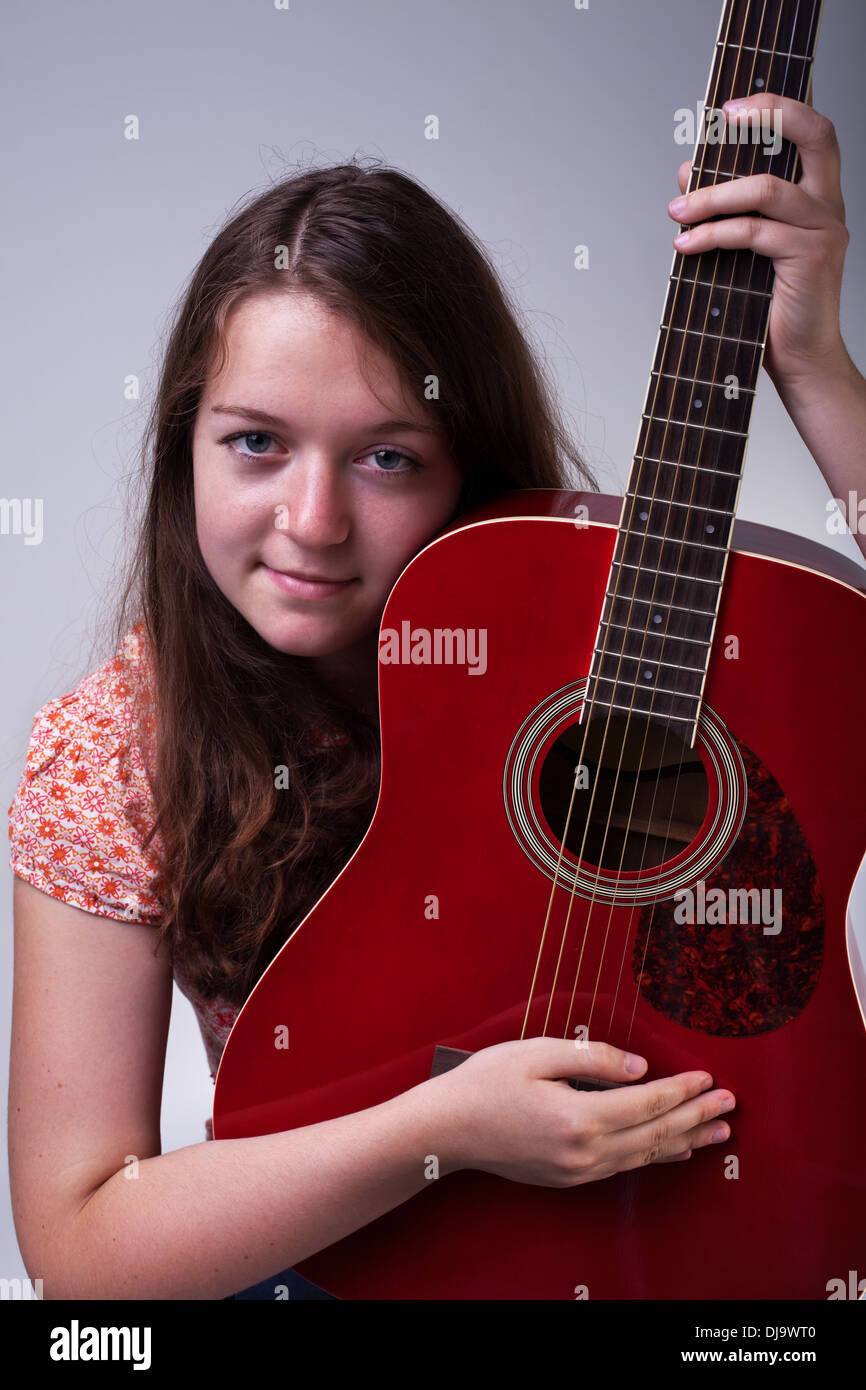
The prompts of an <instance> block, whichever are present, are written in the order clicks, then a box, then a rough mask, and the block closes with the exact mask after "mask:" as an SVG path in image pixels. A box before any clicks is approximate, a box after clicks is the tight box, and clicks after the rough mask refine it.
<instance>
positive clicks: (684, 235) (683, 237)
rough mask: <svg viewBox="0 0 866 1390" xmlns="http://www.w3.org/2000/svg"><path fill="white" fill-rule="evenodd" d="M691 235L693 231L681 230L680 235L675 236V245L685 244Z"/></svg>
mask: <svg viewBox="0 0 866 1390" xmlns="http://www.w3.org/2000/svg"><path fill="white" fill-rule="evenodd" d="M691 235H692V234H691V232H679V233H678V235H677V236H675V237H674V246H685V245H686V243H687V242H688V241H689V239H690V238H691Z"/></svg>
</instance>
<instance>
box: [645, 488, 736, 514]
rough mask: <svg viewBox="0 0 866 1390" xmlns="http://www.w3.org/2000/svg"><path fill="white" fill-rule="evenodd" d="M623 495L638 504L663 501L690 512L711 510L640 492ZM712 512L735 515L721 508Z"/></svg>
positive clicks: (667, 505) (667, 504) (668, 505)
mask: <svg viewBox="0 0 866 1390" xmlns="http://www.w3.org/2000/svg"><path fill="white" fill-rule="evenodd" d="M625 495H626V497H634V498H636V499H637V500H638V501H640V502H659V501H663V502H664V504H665V506H666V507H687V508H688V509H689V510H690V511H701V512H707V511H710V510H711V508H709V507H694V506H693V504H692V503H691V502H674V501H673V500H672V499H670V498H659V497H647V496H646V494H645V493H642V492H627V493H626V494H625ZM712 510H715V511H716V513H717V515H719V516H734V515H735V513H734V512H732V511H725V510H723V509H721V508H715V509H712Z"/></svg>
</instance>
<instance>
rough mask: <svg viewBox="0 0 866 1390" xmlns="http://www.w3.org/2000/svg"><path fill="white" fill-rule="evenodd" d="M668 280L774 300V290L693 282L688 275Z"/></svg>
mask: <svg viewBox="0 0 866 1390" xmlns="http://www.w3.org/2000/svg"><path fill="white" fill-rule="evenodd" d="M668 278H669V279H671V280H677V281H678V282H679V283H680V284H683V285H706V286H707V289H710V290H718V289H724V290H728V289H736V290H737V292H738V293H739V294H759V295H760V296H761V298H762V299H772V298H773V293H772V290H749V289H746V287H745V286H744V285H737V286H734V285H718V284H714V283H713V282H712V281H710V280H692V279H690V278H689V277H688V276H687V275H671V276H669V277H668Z"/></svg>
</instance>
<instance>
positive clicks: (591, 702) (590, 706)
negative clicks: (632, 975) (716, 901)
mask: <svg viewBox="0 0 866 1390" xmlns="http://www.w3.org/2000/svg"><path fill="white" fill-rule="evenodd" d="M747 5H748V7H750V6H751V0H747ZM732 14H733V5H732V6H731V9H730V10H729V14H728V31H729V30H730V24H731V18H732ZM680 280H681V272H680ZM677 293H679V281H678V284H677ZM693 295H694V290H693ZM683 341H684V343H685V339H684V340H683ZM681 358H682V348H681V355H680V360H681ZM660 381H661V377H659V378H658V380H657V382H656V386H655V392H654V395H653V401H652V405H653V406H654V405H655V400H656V397H657V396H658V391H659V384H660ZM650 414H652V410H651V411H650ZM668 423H670V417H669V421H668ZM646 435H647V440H646V443H645V445H644V454H643V456H641V458H640V464H643V462H644V461H645V457H646V447H647V444H648V442H649V431H648V430H647V431H646ZM666 437H667V428H666V430H665V438H666ZM659 467H660V466H659ZM639 471H640V468H639V467H638V469H637V470H635V469H634V468H633V470H632V475H633V476H635V477H636V475H637V473H639ZM659 477H660V471H659V472H657V474H656V481H655V483H654V485H653V496H652V499H651V500H652V501H654V500H655V492H656V488H657V487H658V479H659ZM627 501H628V499H624V501H623V508H622V514H621V518H620V525H619V529H618V536H617V544H618V543H619V537H620V536H621V535H622V534H623V531H624V530H625V531H628V530H629V529H630V522H631V518H632V517H633V515H634V507H635V501H636V499H635V498H632V499H631V511H630V514H629V525H628V526H626V527H624V526H623V518H624V516H625V512H626V505H627ZM645 546H646V540H645V539H644V542H643V547H642V551H641V558H642V557H643V549H645ZM623 548H624V547H623ZM615 553H616V552H615ZM623 568H624V566H623V565H622V564H620V565H618V566H617V574H616V576H615V578H614V585H613V593H612V595H607V594H606V596H605V597H606V601H607V598H608V597H610V606H609V610H608V612H609V616H608V620H607V622H606V624H605V635H604V641H603V643H602V650H601V653H600V654H599V653H598V649H597V648H596V649H595V654H596V655H598V656H599V660H598V663H597V670H596V675H595V681H594V684H593V688H592V692H591V694H590V693H589V692H588V698H587V700H585V702H584V709H583V716H587V710H589V714H588V716H587V717H586V723H585V725H584V734H583V740H582V744H581V751H580V756H579V762H578V766H577V773H576V776H575V782H574V784H573V786H572V792H571V800H570V802H569V807H568V815H567V817H566V823H565V829H564V831H563V836H562V842H561V844H560V852H559V858H558V860H557V866H556V873H555V875H554V880H553V884H552V886H551V892H550V897H549V900H548V907H547V915H546V917H545V921H544V927H543V930H542V936H541V942H540V945H539V951H538V956H537V958H536V964H535V973H534V974H533V978H532V982H531V986H530V998H529V1002H528V1004H527V1010H526V1015H525V1017H524V1031H525V1028H526V1024H527V1020H528V1017H529V1010H530V1008H531V1004H532V995H533V992H534V988H535V981H536V979H537V976H538V971H539V967H540V961H541V956H542V952H543V949H544V942H545V940H546V936H547V928H548V922H549V918H550V912H551V908H552V904H553V897H554V894H555V891H556V886H557V881H558V877H559V870H560V865H561V862H562V856H563V852H564V849H565V844H566V841H567V837H568V828H569V824H570V821H571V815H572V810H573V806H574V794H575V791H576V789H577V775H579V772H580V768H581V766H582V764H583V757H584V753H585V749H586V743H587V739H588V734H589V729H590V727H591V725H592V717H593V715H592V712H593V710H594V706H595V696H596V692H597V690H598V683H599V680H601V679H603V677H602V675H601V671H602V669H603V666H604V658H605V656H606V655H607V644H608V641H609V640H610V632H611V620H610V619H611V616H612V614H613V611H614V609H615V604H616V599H617V598H618V597H619V587H620V583H621V581H622V571H623ZM640 573H641V571H640V568H639V567H638V568H637V569H636V571H635V578H634V586H633V590H632V594H631V598H630V601H629V610H628V616H627V618H626V628H627V627H628V623H629V620H630V617H631V612H632V609H633V607H634V600H635V596H636V593H637V585H638V581H639V578H640ZM657 583H658V575H657V576H656V584H657ZM654 593H655V585H654V586H653V594H654ZM623 597H624V598H625V597H626V596H623ZM602 612H604V609H602ZM596 640H597V638H596ZM612 655H615V653H612ZM621 665H622V653H621V654H620V660H619V663H618V666H617V675H616V676H615V677H614V679H613V682H612V683H613V685H614V691H615V690H616V684H617V681H618V679H619V670H620V668H621ZM632 703H633V700H632ZM610 713H611V712H610V709H609V708H608V711H607V718H606V720H605V722H604V736H603V738H602V744H601V748H600V750H599V753H598V763H597V767H598V769H599V770H600V768H601V766H602V762H603V757H604V750H605V747H606V745H607V737H608V733H609V732H610V722H611V721H610ZM630 719H631V712H630V711H629V721H630ZM627 733H628V723H627V725H626V735H627ZM600 780H601V779H600V778H599V777H598V776H596V779H595V781H594V783H593V787H592V791H591V795H590V801H589V807H588V808H587V813H586V821H585V825H584V832H583V838H582V841H581V845H580V850H579V852H578V855H577V864H576V866H575V870H574V879H573V885H572V891H571V894H570V898H569V904H568V910H567V913H566V918H565V923H564V926H563V930H562V936H561V939H560V950H559V955H558V957H557V963H556V970H555V974H554V981H553V984H552V986H551V990H550V995H549V1000H548V1009H547V1015H546V1017H545V1021H544V1029H543V1031H544V1032H546V1030H547V1026H548V1023H549V1020H550V1012H551V1009H552V1007H553V1001H554V997H555V989H556V981H557V979H558V976H559V969H560V966H561V961H562V955H563V951H564V947H565V941H566V939H567V935H568V927H569V923H570V920H571V912H572V907H573V905H574V898H575V895H576V891H577V873H578V871H579V866H580V864H581V863H582V862H583V858H584V853H585V849H586V840H587V836H588V834H589V829H590V826H591V822H592V810H593V806H594V804H595V796H596V791H597V789H598V786H599V782H600ZM601 858H602V855H601V854H600V855H599V859H601ZM601 873H602V868H601V865H599V866H598V874H597V876H596V885H595V886H594V888H593V892H592V897H591V899H590V906H589V908H588V910H587V914H586V921H585V925H584V932H583V941H582V943H581V947H580V954H579V957H578V964H577V970H576V975H575V983H574V986H573V989H572V1000H573V998H574V993H575V992H576V988H577V980H578V979H579V976H580V970H581V968H582V964H583V955H584V951H585V949H586V942H587V938H588V933H589V925H590V919H591V916H592V911H593V909H594V906H595V899H596V893H597V891H598V889H597V885H598V883H599V882H600V879H601ZM593 1002H594V1001H593ZM572 1008H573V1004H572V1006H571V1007H570V1008H569V1019H568V1022H567V1024H566V1032H567V1030H568V1027H569V1024H570V1016H571V1012H572ZM521 1036H522V1034H521Z"/></svg>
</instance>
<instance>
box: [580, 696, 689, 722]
mask: <svg viewBox="0 0 866 1390" xmlns="http://www.w3.org/2000/svg"><path fill="white" fill-rule="evenodd" d="M589 704H590V706H592V704H593V700H592V699H590V701H589ZM605 708H606V709H615V710H621V711H622V713H623V714H642V713H643V714H647V713H652V714H658V713H659V711H658V710H652V711H649V710H637V709H634V708H633V707H632V706H631V705H615V704H614V703H613V702H612V701H609V700H606V701H605ZM663 718H665V719H676V720H677V722H678V723H681V724H694V722H695V721H694V718H689V716H688V715H684V714H668V713H667V712H665V714H664V716H663Z"/></svg>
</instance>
